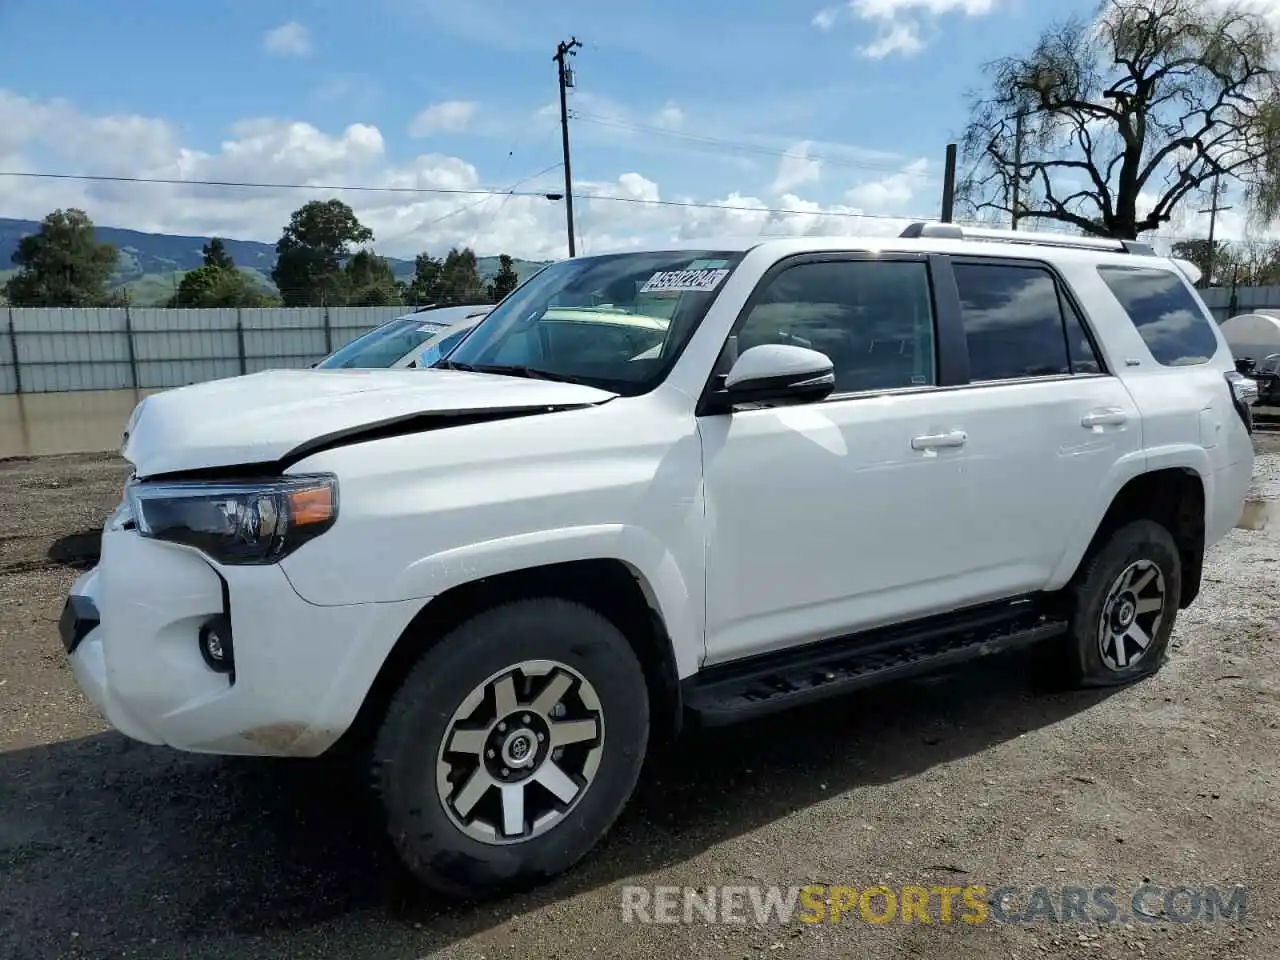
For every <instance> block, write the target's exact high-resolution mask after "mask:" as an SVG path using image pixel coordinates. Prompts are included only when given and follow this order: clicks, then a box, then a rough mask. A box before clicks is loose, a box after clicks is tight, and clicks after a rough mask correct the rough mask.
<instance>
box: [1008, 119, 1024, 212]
mask: <svg viewBox="0 0 1280 960" xmlns="http://www.w3.org/2000/svg"><path fill="white" fill-rule="evenodd" d="M1023 116H1024V114H1023V112H1022V110H1021V109H1019V110H1018V115H1017V117H1016V118H1015V120H1014V128H1013V178H1012V179H1011V181H1010V184H1009V213H1010V214H1011V221H1012V222H1011V223H1010V229H1012V230H1017V229H1018V217H1019V214H1018V207H1019V205H1020V204H1021V203H1022V118H1023Z"/></svg>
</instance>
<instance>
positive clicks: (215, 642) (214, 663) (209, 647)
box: [200, 616, 236, 674]
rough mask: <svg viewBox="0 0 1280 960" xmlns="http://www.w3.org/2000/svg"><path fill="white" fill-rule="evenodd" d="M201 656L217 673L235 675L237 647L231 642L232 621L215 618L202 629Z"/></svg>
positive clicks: (224, 618)
mask: <svg viewBox="0 0 1280 960" xmlns="http://www.w3.org/2000/svg"><path fill="white" fill-rule="evenodd" d="M200 656H201V657H203V658H204V662H205V664H206V665H207V666H208V667H209V669H210V670H213V671H214V672H215V673H227V674H230V673H233V672H234V671H235V668H236V659H235V646H234V645H233V644H232V642H231V621H230V620H228V619H227V618H226V617H221V616H220V617H214V618H213V619H212V620H209V621H207V622H206V623H205V624H204V626H202V627H201V628H200Z"/></svg>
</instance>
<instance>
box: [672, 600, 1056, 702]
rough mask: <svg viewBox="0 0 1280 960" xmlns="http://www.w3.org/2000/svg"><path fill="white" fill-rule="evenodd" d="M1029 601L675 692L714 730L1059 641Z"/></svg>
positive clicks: (801, 654) (741, 668)
mask: <svg viewBox="0 0 1280 960" xmlns="http://www.w3.org/2000/svg"><path fill="white" fill-rule="evenodd" d="M1066 629H1067V623H1066V621H1065V620H1062V619H1060V618H1057V617H1055V616H1053V615H1051V613H1050V612H1049V610H1048V608H1047V607H1046V606H1045V605H1043V604H1042V603H1040V602H1038V598H1036V597H1033V596H1028V597H1022V598H1018V599H1015V600H1010V601H1005V602H1001V603H995V604H984V605H982V606H979V607H973V608H969V609H967V610H962V611H957V612H955V613H950V614H942V615H938V616H933V617H927V618H924V619H922V620H918V621H914V622H911V623H906V624H899V625H895V626H891V627H884V628H880V629H877V630H870V631H866V632H864V633H859V634H853V635H850V636H844V637H836V638H833V639H831V640H824V641H820V642H818V643H813V644H806V645H805V646H803V647H799V648H793V649H791V650H783V651H779V652H775V653H768V654H763V655H760V656H756V657H751V658H748V659H745V660H741V661H734V662H731V663H727V664H718V665H716V666H714V667H710V668H707V669H705V670H703V671H701V672H699V673H697V674H695V675H694V676H693V677H690V678H688V679H687V680H685V681H684V683H683V684H682V687H683V696H682V699H683V701H684V703H685V705H686V708H687V710H688V712H689V714H690V715H691V717H692V718H694V719H695V720H696V721H697V722H698V723H700V724H702V725H704V726H719V725H724V724H729V723H736V722H738V721H739V720H745V719H748V718H750V717H756V716H760V715H762V714H768V713H775V712H777V711H780V710H785V709H789V708H790V707H792V706H798V705H800V704H804V703H810V702H814V701H817V700H822V699H826V698H827V697H832V696H839V695H841V694H843V693H847V692H849V691H852V690H857V689H865V688H867V687H871V686H877V685H879V684H881V683H889V682H892V681H895V680H900V679H904V678H906V677H911V676H918V675H921V674H927V673H932V672H936V671H938V670H943V669H947V668H949V667H952V666H955V665H958V664H961V663H964V662H966V661H969V660H973V659H977V658H979V657H984V656H989V655H992V654H996V653H1001V652H1006V651H1010V650H1014V649H1017V648H1020V647H1024V646H1028V645H1030V644H1033V643H1037V642H1039V641H1041V640H1045V639H1048V638H1051V637H1054V636H1058V635H1060V634H1062V633H1064V632H1065V631H1066Z"/></svg>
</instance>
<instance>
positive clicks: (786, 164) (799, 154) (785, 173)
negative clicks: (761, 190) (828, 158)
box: [770, 140, 822, 193]
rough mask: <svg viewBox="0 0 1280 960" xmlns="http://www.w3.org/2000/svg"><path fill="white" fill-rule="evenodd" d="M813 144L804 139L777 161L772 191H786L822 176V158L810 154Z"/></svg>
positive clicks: (816, 180)
mask: <svg viewBox="0 0 1280 960" xmlns="http://www.w3.org/2000/svg"><path fill="white" fill-rule="evenodd" d="M812 147H813V144H812V143H811V142H810V141H808V140H804V141H802V142H800V143H797V144H796V145H795V146H794V147H792V148H791V149H790V150H788V151H787V152H786V153H785V154H784V155H783V157H782V159H781V160H779V161H778V175H777V176H776V177H774V180H773V186H772V187H771V188H770V189H771V190H772V191H773V192H774V193H788V192H790V191H792V190H794V189H795V188H796V187H802V186H804V185H805V184H806V183H817V182H818V180H819V179H820V178H821V176H822V160H821V159H820V158H818V157H813V156H810V153H809V151H810V150H811V149H812Z"/></svg>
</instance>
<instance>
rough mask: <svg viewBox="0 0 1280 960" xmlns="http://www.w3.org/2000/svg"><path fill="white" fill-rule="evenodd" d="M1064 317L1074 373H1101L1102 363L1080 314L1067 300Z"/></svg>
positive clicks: (1063, 306) (1063, 304) (1063, 309)
mask: <svg viewBox="0 0 1280 960" xmlns="http://www.w3.org/2000/svg"><path fill="white" fill-rule="evenodd" d="M1062 317H1063V320H1064V322H1065V323H1066V325H1067V353H1068V354H1069V356H1070V359H1071V372H1072V373H1101V372H1102V364H1101V363H1100V362H1099V361H1098V354H1097V353H1096V352H1095V351H1094V349H1093V343H1092V342H1091V341H1090V340H1089V335H1088V334H1087V333H1085V329H1084V324H1083V323H1081V322H1080V314H1078V313H1076V310H1075V307H1073V306H1071V304H1070V303H1068V302H1067V301H1066V300H1063V301H1062Z"/></svg>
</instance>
